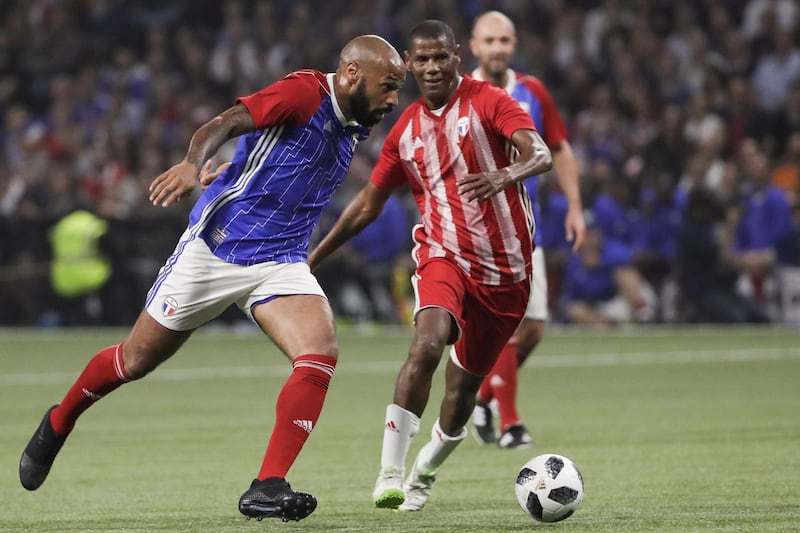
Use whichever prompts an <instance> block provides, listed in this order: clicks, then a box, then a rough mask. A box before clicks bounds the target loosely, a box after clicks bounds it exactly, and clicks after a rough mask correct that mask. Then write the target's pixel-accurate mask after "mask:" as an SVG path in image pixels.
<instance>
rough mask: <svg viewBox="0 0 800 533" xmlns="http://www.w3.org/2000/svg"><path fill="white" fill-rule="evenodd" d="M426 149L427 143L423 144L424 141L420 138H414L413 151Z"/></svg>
mask: <svg viewBox="0 0 800 533" xmlns="http://www.w3.org/2000/svg"><path fill="white" fill-rule="evenodd" d="M424 147H425V143H423V142H422V139H420V138H419V137H414V140H413V141H412V142H411V149H412V150H417V149H419V148H424Z"/></svg>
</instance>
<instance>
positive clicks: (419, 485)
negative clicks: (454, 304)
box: [400, 359, 482, 511]
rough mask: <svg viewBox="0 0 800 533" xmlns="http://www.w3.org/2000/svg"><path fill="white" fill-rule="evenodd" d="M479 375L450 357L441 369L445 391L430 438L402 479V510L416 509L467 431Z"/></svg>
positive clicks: (427, 495) (422, 504) (429, 491)
mask: <svg viewBox="0 0 800 533" xmlns="http://www.w3.org/2000/svg"><path fill="white" fill-rule="evenodd" d="M481 381H482V378H481V376H476V375H473V374H470V373H469V372H467V371H465V370H464V369H462V368H460V367H459V366H458V365H456V364H455V363H453V361H452V359H448V360H447V367H446V369H445V394H444V398H443V399H442V404H441V407H440V411H439V418H438V419H437V420H436V422H435V423H434V425H433V429H432V430H431V439H430V440H429V441H428V443H427V444H425V446H423V447H422V449H421V450H420V451H419V453H418V454H417V457H416V459H415V460H414V465H413V466H412V468H411V470H410V471H409V474H408V478H407V479H406V482H405V502H403V504H402V505H401V506H400V509H401V510H403V511H419V510H420V509H422V507H424V506H425V504H426V503H427V502H428V499H429V498H430V495H431V488H432V486H433V482H434V481H436V474H437V473H438V471H439V468H440V467H441V466H442V464H444V462H445V460H447V458H448V457H449V456H450V454H451V453H453V451H454V450H455V449H456V447H457V446H458V445H459V444H460V443H461V441H462V440H464V438H465V437H466V435H467V430H466V428H465V427H464V426H465V425H466V423H467V421H468V420H469V417H470V414H471V413H472V408H473V407H474V406H475V393H476V392H477V391H478V387H480V384H481Z"/></svg>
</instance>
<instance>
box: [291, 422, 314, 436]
mask: <svg viewBox="0 0 800 533" xmlns="http://www.w3.org/2000/svg"><path fill="white" fill-rule="evenodd" d="M292 423H293V424H294V425H295V426H297V427H299V428H303V429H304V430H306V433H311V430H312V429H314V422H312V421H311V420H292Z"/></svg>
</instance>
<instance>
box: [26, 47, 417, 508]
mask: <svg viewBox="0 0 800 533" xmlns="http://www.w3.org/2000/svg"><path fill="white" fill-rule="evenodd" d="M405 76H406V67H405V64H404V62H403V60H402V59H401V57H400V55H399V54H398V53H397V51H396V50H395V49H394V47H392V45H390V44H389V43H388V42H386V41H385V40H384V39H382V38H380V37H378V36H374V35H363V36H360V37H356V38H355V39H353V40H352V41H350V42H349V43H348V44H347V45H345V47H344V48H343V49H342V51H341V55H340V60H339V65H338V69H337V70H336V72H335V73H329V74H324V73H322V72H318V71H315V70H301V71H297V72H293V73H291V74H289V75H288V76H286V77H285V78H283V79H282V80H280V81H278V82H276V83H274V84H272V85H270V86H268V87H266V88H264V89H262V90H260V91H258V92H256V93H254V94H251V95H249V96H245V97H242V98H239V99H238V100H237V101H236V103H235V105H233V107H231V108H229V109H227V110H226V111H224V112H222V113H220V114H219V115H218V116H216V117H214V118H213V119H211V121H209V122H208V123H207V124H205V125H203V126H201V127H200V128H199V129H198V130H197V131H196V132H195V133H194V135H193V137H192V140H191V142H190V144H189V149H188V151H187V154H186V157H185V158H184V160H183V161H181V162H180V163H178V164H177V165H175V166H173V167H172V168H170V169H169V170H167V171H166V172H164V173H163V174H162V175H161V176H159V177H158V178H156V179H155V181H154V182H153V184H152V185H151V197H150V199H151V201H153V203H154V204H160V205H163V206H168V205H170V204H172V203H174V202H176V201H178V200H180V199H181V198H183V197H185V196H187V195H189V194H190V193H191V192H192V191H193V190H194V189H195V187H196V185H197V181H198V177H199V176H200V173H201V169H203V168H204V165H205V163H206V162H207V161H208V160H209V159H210V158H211V157H212V156H213V155H214V154H215V153H216V151H217V150H218V149H219V147H220V146H222V145H223V144H224V143H225V142H226V141H227V140H229V139H232V138H234V137H237V136H241V138H240V140H239V144H238V148H237V150H236V154H235V156H234V158H233V161H232V164H231V165H230V166H229V167H228V168H226V169H225V170H224V172H223V173H222V174H220V175H219V176H218V177H216V179H215V180H212V182H211V183H210V185H208V186H207V187H206V188H205V190H204V191H203V193H202V195H201V196H200V198H199V200H198V202H197V204H196V205H195V206H194V209H193V210H192V212H191V214H190V217H189V225H188V227H187V228H186V231H185V232H184V234H183V235H182V236H181V238H180V240H179V242H178V245H177V247H176V248H175V252H174V253H173V255H172V256H171V257H169V259H167V261H166V263H165V264H164V266H163V268H162V269H161V271H160V272H159V274H158V277H157V278H156V280H155V283H154V284H153V286H152V288H151V289H150V292H149V293H148V295H147V299H146V303H145V309H144V310H143V311H142V313H141V315H140V316H139V319H138V320H137V322H136V324H135V325H134V326H133V329H132V330H131V332H130V333H129V335H128V337H127V338H126V339H125V340H124V341H123V342H121V343H119V344H117V345H116V346H111V347H108V348H105V349H103V350H101V351H100V352H99V353H97V354H96V355H95V356H94V357H93V358H92V359H91V360H90V361H89V363H88V365H87V366H86V368H85V370H84V371H83V373H82V374H80V376H79V377H78V379H77V380H76V381H75V383H74V384H73V385H72V387H71V388H70V389H69V391H68V392H67V394H66V396H65V397H64V399H63V400H62V401H61V403H59V404H57V405H55V406H53V407H51V408H50V409H49V410H48V411H47V413H46V414H45V416H44V418H43V419H42V422H41V424H40V425H39V427H38V429H37V430H36V432H35V433H34V435H33V437H32V438H31V440H30V442H29V443H28V445H27V447H26V448H25V450H24V452H23V454H22V457H21V459H20V464H19V476H20V482H21V483H22V485H23V486H24V487H25V488H26V489H28V490H35V489H37V488H38V487H39V486H40V485H41V484H42V483H43V482H44V480H45V479H46V477H47V474H48V472H49V471H50V467H51V466H52V464H53V461H54V460H55V457H56V454H57V453H58V451H59V450H60V449H61V446H62V445H63V444H64V441H65V439H66V438H67V436H68V435H69V433H70V432H71V431H72V429H73V427H74V425H75V422H76V420H77V419H78V417H79V416H80V415H81V413H83V412H84V411H85V410H86V409H88V408H89V407H90V406H91V405H93V404H94V403H95V402H96V401H97V400H99V399H100V398H102V397H103V396H105V395H107V394H109V393H110V392H111V391H113V390H115V389H116V388H118V387H119V386H120V385H122V384H124V383H126V382H128V381H132V380H136V379H140V378H142V377H144V376H145V375H147V374H148V373H149V372H151V371H152V370H154V369H155V368H156V367H157V366H158V365H159V364H161V363H163V362H164V361H166V360H167V359H168V358H169V357H170V356H172V355H173V354H174V353H175V352H176V351H177V350H178V349H179V348H180V346H181V345H182V344H183V343H184V342H185V341H186V340H187V339H188V338H189V336H190V335H191V334H192V332H193V331H194V330H195V329H197V328H198V327H200V326H202V325H203V324H205V323H206V322H208V321H210V320H212V319H213V318H215V317H216V316H218V315H219V314H221V313H222V312H223V311H224V310H225V309H226V308H227V307H228V306H230V305H231V304H234V303H235V304H236V305H238V306H239V308H240V309H241V310H242V311H243V312H244V313H245V314H246V315H247V316H248V317H249V318H251V319H252V320H253V321H254V322H255V323H257V324H258V326H259V327H260V328H261V329H262V330H263V331H264V332H265V333H266V334H267V336H269V338H270V339H272V341H273V342H274V343H275V344H276V345H277V346H278V347H279V348H280V349H281V350H282V351H283V353H284V354H285V355H286V356H287V357H288V358H289V359H290V360H291V362H292V372H291V374H290V376H289V378H288V380H287V381H286V383H285V385H284V386H283V388H282V389H281V391H280V393H279V394H278V398H277V405H276V419H275V427H274V429H273V432H272V435H271V437H270V441H269V444H268V446H267V450H266V453H265V455H264V460H263V463H262V465H261V468H260V470H259V472H258V475H257V476H256V479H255V480H254V481H253V482H252V484H251V486H250V488H249V489H248V490H247V491H246V492H245V493H244V494H243V495H242V496H241V498H240V500H239V510H240V511H241V512H242V513H243V514H244V515H246V516H248V517H255V518H258V519H261V518H264V517H275V518H281V519H283V520H284V521H286V520H300V519H301V518H305V517H306V516H308V515H309V514H310V513H311V512H312V511H313V510H314V509H315V508H316V505H317V501H316V499H315V498H314V497H313V496H312V495H311V494H308V493H304V492H296V491H294V490H292V489H291V487H290V486H289V484H288V483H287V482H286V479H285V477H286V473H287V472H288V470H289V468H290V467H291V466H292V464H293V463H294V461H295V459H296V458H297V456H298V454H299V453H300V450H301V448H302V447H303V444H304V443H305V442H306V439H307V438H308V436H309V434H310V433H311V431H312V429H313V428H314V426H315V425H316V423H317V419H318V417H319V414H320V411H321V410H322V405H323V403H324V400H325V395H326V392H327V389H328V384H329V382H330V379H331V377H332V375H333V371H334V368H335V366H336V360H337V356H338V345H337V339H336V332H335V329H334V321H333V314H332V312H331V309H330V306H329V304H328V300H327V299H326V297H325V294H324V293H323V291H322V289H321V288H320V286H319V284H318V283H317V281H316V279H315V278H314V276H313V275H312V274H311V272H310V271H309V268H308V265H307V263H306V255H307V249H308V244H309V237H310V235H311V232H312V230H313V228H314V225H315V224H316V223H317V220H318V219H319V216H320V213H321V211H322V210H323V209H324V208H325V206H326V205H327V204H328V202H329V200H330V199H331V195H332V194H333V192H334V190H335V189H336V188H337V187H338V185H339V184H340V183H341V181H342V180H343V178H344V176H345V174H346V173H347V170H348V167H349V165H350V162H351V159H352V157H353V151H354V149H355V146H356V143H357V142H358V141H360V140H363V139H365V138H366V137H367V135H368V134H369V131H370V130H369V127H370V126H373V125H374V124H376V123H378V122H379V121H380V120H381V119H382V118H383V116H384V115H385V114H386V113H389V112H390V111H392V109H393V108H394V107H395V106H397V104H398V92H399V90H400V88H401V86H402V85H403V82H404V80H405ZM205 168H207V167H205ZM207 175H209V174H205V175H204V177H206V176H207ZM205 184H206V183H204V185H205Z"/></svg>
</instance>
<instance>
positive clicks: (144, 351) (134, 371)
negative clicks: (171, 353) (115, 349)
mask: <svg viewBox="0 0 800 533" xmlns="http://www.w3.org/2000/svg"><path fill="white" fill-rule="evenodd" d="M122 361H123V364H124V365H125V369H124V370H125V375H126V376H127V378H128V379H130V380H137V379H141V378H143V377H145V376H146V375H147V374H149V373H150V372H152V371H153V370H155V368H156V367H157V366H158V365H159V364H160V363H161V362H162V361H163V358H161V357H159V356H158V354H156V353H155V351H154V350H153V349H152V348H150V347H148V346H145V345H142V344H135V343H125V344H123V346H122Z"/></svg>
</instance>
